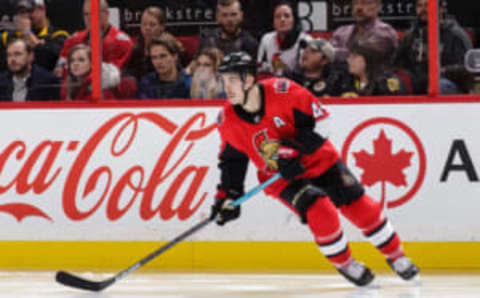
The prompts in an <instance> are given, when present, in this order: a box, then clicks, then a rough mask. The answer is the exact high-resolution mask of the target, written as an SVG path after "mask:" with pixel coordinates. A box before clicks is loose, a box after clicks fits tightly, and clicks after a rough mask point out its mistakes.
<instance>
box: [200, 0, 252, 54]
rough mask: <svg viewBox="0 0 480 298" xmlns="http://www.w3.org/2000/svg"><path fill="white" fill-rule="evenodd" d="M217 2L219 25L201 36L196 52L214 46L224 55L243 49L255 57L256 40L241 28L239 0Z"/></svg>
mask: <svg viewBox="0 0 480 298" xmlns="http://www.w3.org/2000/svg"><path fill="white" fill-rule="evenodd" d="M217 3H218V4H217V13H216V17H217V23H218V25H219V26H220V27H219V28H217V29H215V30H214V31H213V32H212V33H211V34H209V35H207V36H205V37H204V38H202V40H201V41H200V45H199V46H198V51H197V53H199V52H200V51H201V50H202V49H204V48H206V47H216V48H219V49H220V50H221V51H222V52H223V53H224V54H225V55H226V54H229V53H232V52H238V51H245V52H247V53H248V54H249V55H250V56H251V57H257V49H258V41H257V40H256V39H255V38H254V37H253V36H252V35H251V34H250V33H249V32H247V31H245V30H243V28H242V24H243V11H242V4H241V3H240V1H239V0H219V1H218V2H217Z"/></svg>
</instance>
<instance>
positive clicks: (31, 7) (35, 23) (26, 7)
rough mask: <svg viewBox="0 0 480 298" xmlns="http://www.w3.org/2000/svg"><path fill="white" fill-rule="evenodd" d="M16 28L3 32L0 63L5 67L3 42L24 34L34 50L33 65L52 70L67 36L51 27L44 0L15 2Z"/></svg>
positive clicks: (65, 32)
mask: <svg viewBox="0 0 480 298" xmlns="http://www.w3.org/2000/svg"><path fill="white" fill-rule="evenodd" d="M15 20H16V28H15V29H14V30H6V31H4V32H3V33H2V36H1V42H0V56H1V58H0V60H1V61H0V66H2V68H3V69H5V68H6V52H5V50H6V45H7V43H8V42H9V41H10V40H12V39H15V38H18V37H24V38H25V40H26V41H27V42H28V44H29V45H30V46H31V47H32V48H33V49H34V52H35V64H36V65H39V66H41V67H43V68H45V69H47V70H53V69H54V67H55V64H56V63H57V60H58V56H59V55H60V51H61V50H62V47H63V43H64V42H65V40H66V39H67V38H68V37H69V34H68V32H67V31H65V30H61V29H57V28H55V27H53V26H52V24H51V23H50V21H49V20H48V18H47V11H46V6H45V2H44V0H19V1H18V2H17V4H16V15H15Z"/></svg>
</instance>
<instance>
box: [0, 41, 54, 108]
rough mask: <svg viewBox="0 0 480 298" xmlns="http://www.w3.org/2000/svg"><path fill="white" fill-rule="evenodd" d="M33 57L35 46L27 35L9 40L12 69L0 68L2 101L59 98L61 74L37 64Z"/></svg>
mask: <svg viewBox="0 0 480 298" xmlns="http://www.w3.org/2000/svg"><path fill="white" fill-rule="evenodd" d="M33 61H34V52H33V48H32V47H31V46H30V44H29V43H28V42H27V41H26V40H25V39H24V38H18V39H13V40H11V41H9V42H8V44H7V66H8V70H5V71H2V72H0V101H14V102H23V101H47V100H58V99H59V95H60V94H59V91H60V82H59V81H58V78H57V77H55V76H54V75H53V73H51V72H49V71H48V70H46V69H44V68H42V67H41V66H38V65H33Z"/></svg>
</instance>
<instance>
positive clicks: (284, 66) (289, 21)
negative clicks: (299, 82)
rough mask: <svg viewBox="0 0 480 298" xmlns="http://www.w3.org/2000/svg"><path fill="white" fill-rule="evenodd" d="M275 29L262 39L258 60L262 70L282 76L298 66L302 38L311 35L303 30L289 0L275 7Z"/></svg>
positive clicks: (308, 37)
mask: <svg viewBox="0 0 480 298" xmlns="http://www.w3.org/2000/svg"><path fill="white" fill-rule="evenodd" d="M273 27H274V29H275V31H272V32H269V33H266V34H265V35H264V36H263V37H262V40H261V41H260V46H259V48H258V56H257V61H258V64H259V65H261V70H260V71H261V72H263V73H265V72H266V73H271V74H273V75H276V76H282V75H283V74H285V73H286V72H287V71H294V70H295V69H296V68H297V67H298V62H299V58H300V54H301V53H300V52H301V49H300V47H299V44H300V41H301V40H306V41H308V40H310V39H311V37H310V36H309V35H307V34H306V33H304V32H302V31H301V25H300V23H299V21H298V18H297V14H296V10H295V9H294V7H293V5H292V4H291V3H290V2H288V1H281V2H279V3H278V4H277V5H275V7H274V9H273Z"/></svg>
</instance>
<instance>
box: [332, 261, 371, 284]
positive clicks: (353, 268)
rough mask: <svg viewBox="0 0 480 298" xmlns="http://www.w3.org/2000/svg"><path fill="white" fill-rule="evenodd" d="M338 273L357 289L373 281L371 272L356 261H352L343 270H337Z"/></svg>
mask: <svg viewBox="0 0 480 298" xmlns="http://www.w3.org/2000/svg"><path fill="white" fill-rule="evenodd" d="M338 272H340V274H341V275H343V276H344V277H345V278H346V279H348V280H349V281H351V282H352V283H354V284H355V285H356V286H359V287H364V286H367V285H369V284H370V283H371V282H372V281H373V280H374V279H375V275H374V274H373V272H372V271H371V270H370V269H368V268H367V267H366V266H365V265H364V264H362V263H360V262H357V261H353V262H352V263H351V264H350V265H348V266H347V267H345V268H341V269H338Z"/></svg>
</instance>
